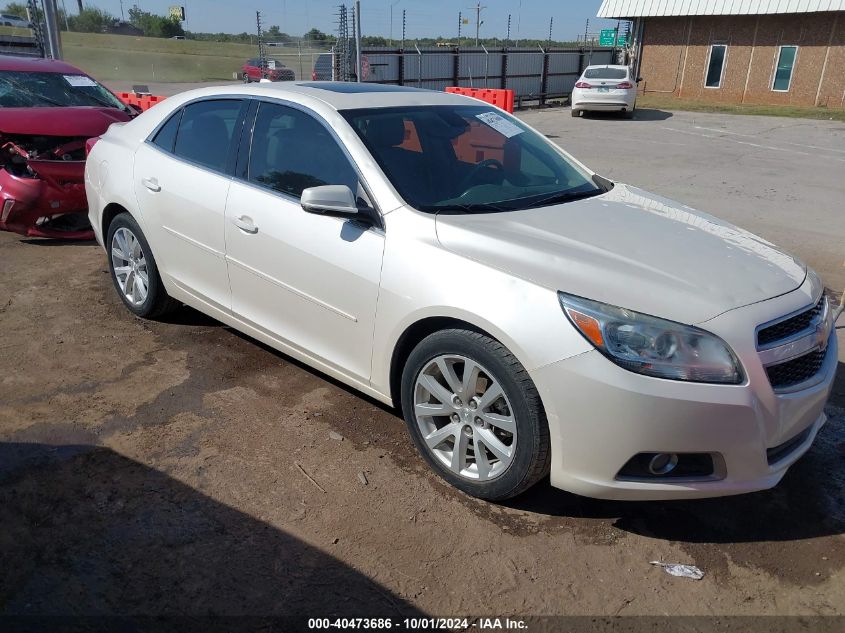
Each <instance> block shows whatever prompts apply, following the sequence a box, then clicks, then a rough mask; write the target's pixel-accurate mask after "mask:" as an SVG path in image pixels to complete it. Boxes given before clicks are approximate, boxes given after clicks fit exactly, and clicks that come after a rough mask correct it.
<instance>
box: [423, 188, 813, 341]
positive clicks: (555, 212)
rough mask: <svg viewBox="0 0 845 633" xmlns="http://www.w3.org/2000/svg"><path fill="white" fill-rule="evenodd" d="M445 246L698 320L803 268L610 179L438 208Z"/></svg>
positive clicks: (597, 295) (731, 229) (539, 279)
mask: <svg viewBox="0 0 845 633" xmlns="http://www.w3.org/2000/svg"><path fill="white" fill-rule="evenodd" d="M436 226H437V236H438V239H439V240H440V243H441V244H442V245H443V247H444V248H446V249H448V250H450V251H453V252H455V253H458V254H461V255H463V256H465V257H469V258H471V259H474V260H477V261H480V262H482V263H484V264H487V265H489V266H493V267H496V268H498V269H501V270H504V271H507V272H509V273H511V274H513V275H517V276H519V277H522V278H523V279H527V280H529V281H532V282H534V283H537V284H540V285H543V286H546V287H548V288H551V289H554V290H561V291H563V292H567V293H570V294H574V295H578V296H582V297H586V298H589V299H595V300H597V301H602V302H604V303H609V304H612V305H615V306H620V307H624V308H628V309H631V310H635V311H637V312H643V313H645V314H651V315H654V316H659V317H663V318H666V319H671V320H673V321H678V322H681V323H689V324H691V323H700V322H702V321H705V320H708V319H710V318H712V317H714V316H716V315H718V314H721V313H723V312H726V311H728V310H731V309H734V308H738V307H741V306H744V305H749V304H751V303H756V302H758V301H763V300H765V299H770V298H772V297H776V296H778V295H781V294H784V293H787V292H790V291H792V290H795V289H796V288H798V287H799V286H800V285H801V283H802V282H803V281H804V278H805V276H806V267H805V266H804V264H803V263H802V262H800V261H799V260H797V259H795V258H794V257H792V256H791V255H788V254H786V253H784V252H782V251H780V250H778V249H777V248H775V247H774V246H773V245H772V244H770V243H769V242H767V241H765V240H763V239H761V238H759V237H757V236H755V235H752V234H751V233H748V232H747V231H743V230H742V229H739V228H737V227H735V226H733V225H731V224H728V223H726V222H722V221H721V220H719V219H717V218H715V217H713V216H710V215H707V214H704V213H700V212H698V211H695V210H694V209H691V208H690V207H687V206H684V205H681V204H679V203H677V202H673V201H671V200H668V199H666V198H662V197H660V196H657V195H654V194H650V193H648V192H645V191H642V190H640V189H636V188H634V187H629V186H627V185H621V184H617V185H616V186H615V187H614V188H613V189H612V190H611V191H609V192H608V193H606V194H603V195H601V196H597V197H594V198H588V199H585V200H579V201H575V202H570V203H566V204H560V205H555V206H550V207H543V208H537V209H526V210H523V211H511V212H503V213H488V214H463V215H447V214H439V215H438V216H437V220H436Z"/></svg>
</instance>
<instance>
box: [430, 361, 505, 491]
mask: <svg viewBox="0 0 845 633" xmlns="http://www.w3.org/2000/svg"><path fill="white" fill-rule="evenodd" d="M414 416H415V418H416V422H417V425H418V427H419V430H420V433H421V435H422V438H423V441H424V442H425V444H426V447H427V448H428V450H429V451H431V454H432V455H433V456H434V457H435V458H436V459H437V460H438V461H440V462H441V463H442V464H443V465H444V466H445V467H447V468H448V469H449V470H451V471H452V472H453V473H455V474H456V475H459V476H461V477H464V478H466V479H471V480H473V481H489V480H491V479H495V478H496V477H498V476H500V475H501V474H502V473H504V472H505V470H507V468H508V466H509V465H510V463H511V461H512V460H513V457H514V455H515V451H516V434H517V433H516V419H515V417H514V414H513V409H512V408H511V406H510V403H509V402H508V399H507V396H506V395H505V392H504V390H503V389H502V386H501V384H500V383H499V381H498V380H496V378H495V377H494V376H493V375H492V374H491V373H490V372H489V371H487V370H486V369H485V368H484V367H482V366H481V365H480V364H478V363H477V362H475V361H474V360H472V359H471V358H467V357H465V356H457V355H440V356H437V357H436V358H433V359H432V360H430V361H429V362H428V363H427V364H426V365H425V367H423V369H422V371H421V372H420V373H419V374H418V375H417V379H416V383H415V385H414Z"/></svg>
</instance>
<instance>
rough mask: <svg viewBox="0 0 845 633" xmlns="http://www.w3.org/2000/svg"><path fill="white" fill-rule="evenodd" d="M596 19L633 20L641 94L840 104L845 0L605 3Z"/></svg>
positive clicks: (844, 97)
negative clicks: (640, 78)
mask: <svg viewBox="0 0 845 633" xmlns="http://www.w3.org/2000/svg"><path fill="white" fill-rule="evenodd" d="M598 17H600V18H621V19H628V20H631V21H632V29H631V32H632V38H631V45H630V48H629V52H630V54H631V63H632V64H633V65H634V68H635V69H636V70H638V75H639V76H640V77H642V81H641V82H640V90H641V91H642V92H645V93H663V94H667V95H674V96H676V97H679V98H683V99H693V100H698V101H713V102H719V103H729V104H737V103H749V104H770V105H796V106H814V105H816V106H825V107H838V108H840V107H843V106H845V0H604V2H603V3H602V5H601V8H600V9H599V12H598Z"/></svg>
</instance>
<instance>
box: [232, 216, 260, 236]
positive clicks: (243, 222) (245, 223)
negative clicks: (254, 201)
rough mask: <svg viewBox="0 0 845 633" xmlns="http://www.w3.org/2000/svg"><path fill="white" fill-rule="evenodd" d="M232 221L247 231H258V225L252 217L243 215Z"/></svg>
mask: <svg viewBox="0 0 845 633" xmlns="http://www.w3.org/2000/svg"><path fill="white" fill-rule="evenodd" d="M232 223H233V224H234V225H235V226H236V227H238V228H239V229H240V230H241V231H244V232H245V233H253V234H254V233H258V227H257V226H255V224H254V223H253V221H252V219H251V218H248V217H246V216H244V215H242V216H241V217H239V218H235V219H234V220H232Z"/></svg>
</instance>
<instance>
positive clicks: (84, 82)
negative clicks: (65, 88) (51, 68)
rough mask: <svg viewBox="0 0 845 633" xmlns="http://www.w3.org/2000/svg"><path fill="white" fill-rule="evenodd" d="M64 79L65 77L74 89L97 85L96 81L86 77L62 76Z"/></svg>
mask: <svg viewBox="0 0 845 633" xmlns="http://www.w3.org/2000/svg"><path fill="white" fill-rule="evenodd" d="M62 77H64V78H65V81H66V82H68V83H69V84H70V85H71V86H73V87H74V88H83V87H88V86H96V85H97V82H96V81H94V80H93V79H91V78H90V77H86V76H85V75H62Z"/></svg>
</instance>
